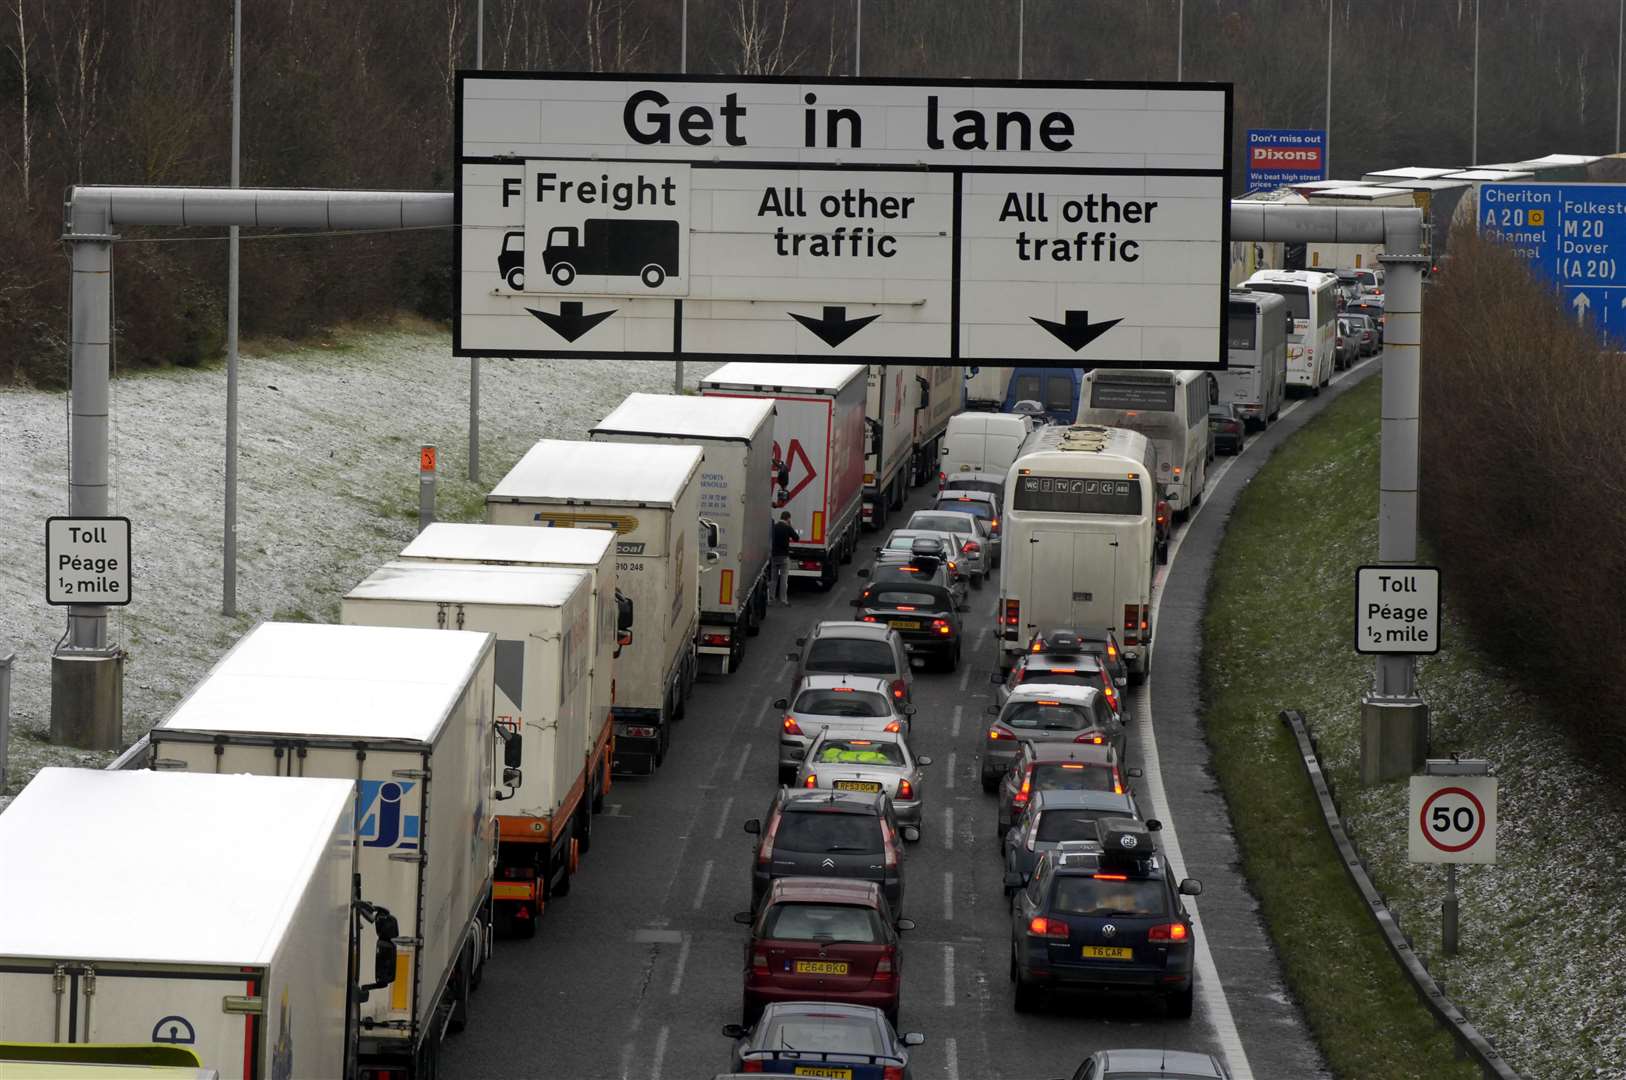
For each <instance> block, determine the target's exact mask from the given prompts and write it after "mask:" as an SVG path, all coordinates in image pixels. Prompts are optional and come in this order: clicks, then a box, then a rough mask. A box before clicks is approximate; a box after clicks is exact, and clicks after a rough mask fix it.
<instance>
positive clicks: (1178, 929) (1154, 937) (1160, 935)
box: [1146, 922, 1191, 941]
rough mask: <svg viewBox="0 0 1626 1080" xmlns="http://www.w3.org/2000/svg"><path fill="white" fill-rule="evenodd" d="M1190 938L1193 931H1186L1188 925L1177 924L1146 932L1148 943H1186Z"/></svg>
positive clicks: (1165, 925)
mask: <svg viewBox="0 0 1626 1080" xmlns="http://www.w3.org/2000/svg"><path fill="white" fill-rule="evenodd" d="M1190 936H1191V931H1190V930H1187V929H1186V924H1185V923H1177V922H1176V923H1165V924H1164V925H1162V926H1154V927H1152V928H1151V929H1150V930H1148V931H1146V940H1147V941H1184V940H1186V938H1188V937H1190Z"/></svg>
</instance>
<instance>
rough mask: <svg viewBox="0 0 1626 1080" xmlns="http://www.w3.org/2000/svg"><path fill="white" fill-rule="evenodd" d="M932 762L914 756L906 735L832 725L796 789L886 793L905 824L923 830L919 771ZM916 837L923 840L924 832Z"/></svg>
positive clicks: (820, 738)
mask: <svg viewBox="0 0 1626 1080" xmlns="http://www.w3.org/2000/svg"><path fill="white" fill-rule="evenodd" d="M931 763H932V759H931V758H929V757H915V755H914V754H912V753H911V752H910V751H909V743H908V741H907V740H906V739H905V738H904V737H903V735H902V734H901V733H895V732H888V731H882V732H871V731H865V730H862V729H858V728H849V727H837V726H835V725H832V726H830V727H827V728H825V729H824V730H823V731H822V732H820V733H819V735H818V737H817V738H815V739H814V740H813V743H812V745H810V746H809V747H808V748H807V757H806V759H805V760H804V761H803V762H802V767H801V769H800V770H798V771H797V773H796V783H795V784H794V785H793V786H795V787H799V788H829V789H833V790H836V791H884V792H886V793H887V795H889V796H890V797H891V799H892V811H893V813H895V814H896V815H897V817H898V823H899V824H900V825H919V824H920V819H921V794H922V793H921V788H920V779H921V773H920V770H921V769H922V768H924V767H925V766H927V765H930V764H931ZM915 835H916V837H917V838H918V836H919V833H918V832H917V833H916V834H915Z"/></svg>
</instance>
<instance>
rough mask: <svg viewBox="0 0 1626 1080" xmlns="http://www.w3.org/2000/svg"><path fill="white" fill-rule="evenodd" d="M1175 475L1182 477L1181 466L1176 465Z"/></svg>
mask: <svg viewBox="0 0 1626 1080" xmlns="http://www.w3.org/2000/svg"><path fill="white" fill-rule="evenodd" d="M1174 475H1176V476H1179V475H1180V466H1178V465H1176V466H1175V467H1174Z"/></svg>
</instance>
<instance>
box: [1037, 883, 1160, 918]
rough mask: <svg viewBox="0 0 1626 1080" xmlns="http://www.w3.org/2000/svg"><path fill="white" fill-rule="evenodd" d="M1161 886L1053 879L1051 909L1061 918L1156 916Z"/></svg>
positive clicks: (1158, 913)
mask: <svg viewBox="0 0 1626 1080" xmlns="http://www.w3.org/2000/svg"><path fill="white" fill-rule="evenodd" d="M1164 905H1165V900H1164V895H1163V883H1162V882H1161V881H1157V880H1155V879H1154V880H1151V881H1148V880H1145V879H1137V878H1130V879H1129V880H1128V881H1114V880H1111V879H1104V878H1094V877H1077V876H1074V875H1067V876H1064V877H1059V878H1057V879H1056V891H1055V895H1054V899H1053V900H1052V908H1053V910H1055V911H1056V912H1057V913H1059V914H1062V915H1094V916H1097V917H1107V916H1112V915H1117V916H1126V915H1145V916H1158V915H1162V914H1163V913H1164V911H1165V910H1166V909H1165V906H1164Z"/></svg>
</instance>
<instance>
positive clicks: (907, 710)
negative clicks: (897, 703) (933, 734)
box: [898, 701, 919, 716]
mask: <svg viewBox="0 0 1626 1080" xmlns="http://www.w3.org/2000/svg"><path fill="white" fill-rule="evenodd" d="M898 711H899V712H901V713H902V714H903V715H905V716H913V715H915V713H916V712H918V711H919V710H917V709H916V708H915V707H914V706H913V705H911V704H909V703H908V702H907V701H906V702H904V703H903V705H902V706H901V707H899V709H898Z"/></svg>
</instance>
